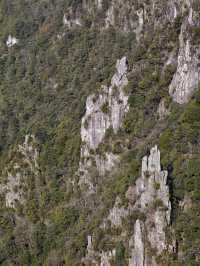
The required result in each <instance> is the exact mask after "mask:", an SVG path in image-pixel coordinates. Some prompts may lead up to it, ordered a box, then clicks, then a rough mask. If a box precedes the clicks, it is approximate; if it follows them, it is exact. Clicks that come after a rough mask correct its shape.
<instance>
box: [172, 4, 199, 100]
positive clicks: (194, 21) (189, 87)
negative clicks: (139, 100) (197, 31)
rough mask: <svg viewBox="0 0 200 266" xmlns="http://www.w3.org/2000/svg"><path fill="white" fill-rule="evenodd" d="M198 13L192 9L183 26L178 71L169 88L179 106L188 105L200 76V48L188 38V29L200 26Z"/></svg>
mask: <svg viewBox="0 0 200 266" xmlns="http://www.w3.org/2000/svg"><path fill="white" fill-rule="evenodd" d="M199 25H200V24H199V19H198V15H197V12H195V11H194V10H193V9H192V7H190V11H189V15H188V17H186V19H185V21H184V22H183V24H182V28H181V33H180V37H179V54H178V66H177V71H176V73H175V75H174V77H173V80H172V82H171V84H170V87H169V94H170V95H171V96H172V98H173V100H174V101H175V102H177V103H179V104H184V103H187V102H188V101H189V100H190V98H191V96H192V95H193V93H194V91H195V89H197V87H198V84H199V80H200V75H199V70H200V69H199V58H198V55H199V53H200V46H199V44H198V45H193V44H192V41H191V39H190V37H189V36H188V30H187V27H193V26H199Z"/></svg>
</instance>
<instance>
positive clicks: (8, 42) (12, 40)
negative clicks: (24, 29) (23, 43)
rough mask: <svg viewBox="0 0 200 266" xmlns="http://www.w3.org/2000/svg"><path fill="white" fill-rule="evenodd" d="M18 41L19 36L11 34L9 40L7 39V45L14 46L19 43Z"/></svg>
mask: <svg viewBox="0 0 200 266" xmlns="http://www.w3.org/2000/svg"><path fill="white" fill-rule="evenodd" d="M18 42H19V40H18V39H17V38H15V37H13V36H11V35H9V36H8V39H7V41H6V45H7V47H9V48H10V47H12V46H14V45H16V44H18Z"/></svg>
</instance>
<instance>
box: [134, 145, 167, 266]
mask: <svg viewBox="0 0 200 266" xmlns="http://www.w3.org/2000/svg"><path fill="white" fill-rule="evenodd" d="M167 175H168V174H167V171H162V170H161V165H160V151H159V150H158V148H157V146H155V147H153V148H152V149H151V151H150V155H149V156H145V157H144V158H143V159H142V173H141V177H140V178H138V179H137V180H136V184H135V187H134V188H132V190H134V191H135V195H134V200H133V201H132V208H131V209H132V210H133V211H134V210H135V211H140V212H141V213H144V214H145V221H139V220H137V221H136V224H135V227H134V236H133V239H134V243H133V245H134V248H133V250H132V258H131V259H130V263H129V265H130V266H133V265H137V266H140V265H142V266H143V265H156V262H155V258H156V256H157V255H160V254H161V253H162V252H163V251H164V250H166V249H167V247H168V245H167V242H166V235H165V229H166V228H167V226H169V224H170V214H171V203H170V200H169V188H168V185H167ZM135 199H136V200H135ZM130 203H131V201H130ZM142 228H144V229H142ZM141 232H144V233H141ZM135 234H136V235H135ZM141 234H142V237H141ZM148 245H150V248H151V249H153V250H155V256H152V258H150V257H148V252H147V248H149V247H148ZM144 249H145V251H144ZM141 254H143V255H141ZM147 262H148V263H147Z"/></svg>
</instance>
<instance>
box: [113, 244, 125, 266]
mask: <svg viewBox="0 0 200 266" xmlns="http://www.w3.org/2000/svg"><path fill="white" fill-rule="evenodd" d="M115 265H116V266H125V265H126V263H125V247H124V245H123V243H122V242H119V243H117V245H116V255H115Z"/></svg>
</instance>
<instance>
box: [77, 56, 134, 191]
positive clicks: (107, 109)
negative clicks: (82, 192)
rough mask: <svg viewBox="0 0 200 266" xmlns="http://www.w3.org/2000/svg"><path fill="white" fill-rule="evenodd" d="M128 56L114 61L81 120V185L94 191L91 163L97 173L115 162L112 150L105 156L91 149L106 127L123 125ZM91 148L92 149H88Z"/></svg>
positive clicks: (88, 101)
mask: <svg viewBox="0 0 200 266" xmlns="http://www.w3.org/2000/svg"><path fill="white" fill-rule="evenodd" d="M127 71H128V65H127V59H126V57H123V58H122V59H121V60H118V61H117V64H116V73H115V74H114V76H113V77H112V80H111V85H110V86H109V87H106V86H102V90H101V92H100V93H99V94H98V95H90V96H89V97H88V98H87V101H86V113H85V115H84V117H83V118H82V124H81V139H82V143H83V145H82V148H81V161H80V167H79V172H80V182H79V183H80V185H82V184H86V185H87V186H89V190H90V191H93V190H94V186H93V184H92V182H91V180H90V174H89V171H88V169H89V168H91V167H92V166H93V165H94V163H95V165H94V167H95V168H96V170H97V172H98V173H99V174H100V175H104V174H105V172H106V171H110V170H111V168H112V167H113V166H114V165H115V164H116V163H117V162H118V157H117V156H116V155H114V154H112V153H106V154H104V156H100V155H98V154H96V155H94V154H93V153H94V151H95V150H96V149H97V148H98V146H99V144H100V143H102V142H103V140H104V138H105V135H106V131H107V130H108V129H112V130H113V132H114V133H117V131H118V130H119V128H120V127H121V125H122V121H123V118H124V116H125V114H126V112H127V111H128V109H129V107H128V96H127V95H125V93H124V87H125V86H126V85H127V84H128V79H127ZM91 150H93V152H91Z"/></svg>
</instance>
